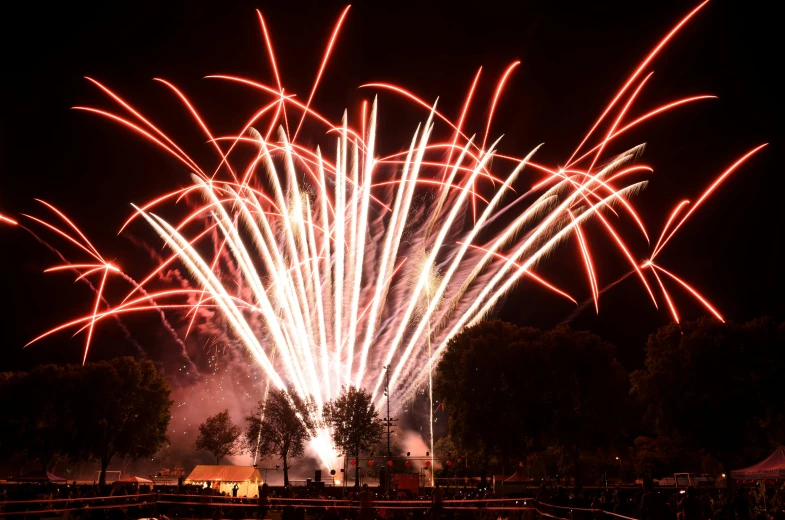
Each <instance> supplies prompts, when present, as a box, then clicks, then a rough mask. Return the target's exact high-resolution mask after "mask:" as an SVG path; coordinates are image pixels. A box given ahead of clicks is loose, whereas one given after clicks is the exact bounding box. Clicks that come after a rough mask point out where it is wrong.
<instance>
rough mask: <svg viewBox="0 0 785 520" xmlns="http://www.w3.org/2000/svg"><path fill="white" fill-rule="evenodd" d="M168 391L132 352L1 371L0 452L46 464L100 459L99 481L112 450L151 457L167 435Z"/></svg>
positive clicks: (45, 467)
mask: <svg viewBox="0 0 785 520" xmlns="http://www.w3.org/2000/svg"><path fill="white" fill-rule="evenodd" d="M170 393H171V390H170V388H169V383H168V382H167V381H166V379H165V378H164V377H163V376H161V375H160V374H158V373H157V371H156V369H155V366H154V365H153V364H152V362H149V361H146V362H143V363H138V362H136V361H135V360H134V359H133V358H131V357H122V358H115V359H112V360H110V361H102V362H99V363H86V364H85V365H84V366H82V365H65V366H58V365H41V366H39V367H36V368H35V369H33V370H32V371H31V372H28V373H24V372H6V373H0V418H2V419H1V421H2V422H1V426H2V427H0V457H2V458H4V459H10V460H28V461H37V462H38V463H39V464H40V466H41V469H42V470H44V471H51V470H52V469H53V467H54V466H55V464H57V462H58V461H60V460H62V459H65V458H69V459H71V460H89V461H99V462H100V464H101V478H100V483H101V484H102V485H103V484H105V483H106V468H107V467H108V466H109V462H110V461H111V460H112V458H113V457H114V456H116V455H117V456H128V457H130V458H132V459H138V458H140V457H149V456H152V455H154V454H155V453H156V452H157V451H158V450H159V449H160V448H161V447H162V446H163V445H164V444H165V443H166V442H167V437H166V431H167V428H168V426H169V421H170V419H171V414H170V412H169V409H170V407H171V405H172V401H171V400H170V399H169V396H170Z"/></svg>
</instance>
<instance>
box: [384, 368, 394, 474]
mask: <svg viewBox="0 0 785 520" xmlns="http://www.w3.org/2000/svg"><path fill="white" fill-rule="evenodd" d="M384 378H385V384H386V387H387V457H388V458H389V457H391V456H392V452H391V450H390V423H391V422H392V416H391V415H390V367H389V365H388V366H387V367H385V371H384Z"/></svg>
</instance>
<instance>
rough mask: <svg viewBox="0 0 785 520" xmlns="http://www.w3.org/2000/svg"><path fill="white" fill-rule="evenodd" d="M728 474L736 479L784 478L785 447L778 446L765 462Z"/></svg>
mask: <svg viewBox="0 0 785 520" xmlns="http://www.w3.org/2000/svg"><path fill="white" fill-rule="evenodd" d="M730 474H731V476H732V477H733V478H738V479H765V478H785V447H782V446H780V447H778V448H777V449H776V450H774V453H772V454H771V455H769V456H768V458H766V459H765V460H762V461H760V462H758V463H757V464H753V465H752V466H750V467H749V468H744V469H736V470H733V471H731V472H730Z"/></svg>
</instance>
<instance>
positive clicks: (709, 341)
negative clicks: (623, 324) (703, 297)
mask: <svg viewBox="0 0 785 520" xmlns="http://www.w3.org/2000/svg"><path fill="white" fill-rule="evenodd" d="M783 348H785V324H778V323H776V322H774V321H772V320H771V319H768V318H763V319H758V320H754V321H751V322H749V323H745V324H733V323H720V322H719V321H716V320H714V319H709V318H703V319H700V320H697V321H689V322H682V323H681V325H676V324H671V325H668V326H665V327H662V328H660V329H659V330H657V332H656V333H654V334H652V335H650V336H649V340H648V343H647V346H646V362H645V368H644V369H643V370H637V371H635V372H633V373H632V375H631V380H632V394H633V396H634V397H636V398H637V399H638V400H639V401H640V402H641V403H642V404H643V405H644V406H645V417H644V419H645V421H646V423H647V424H648V425H649V426H650V427H651V429H652V430H653V431H654V433H656V434H657V435H658V436H659V437H661V438H664V439H667V440H668V444H669V445H670V448H669V449H670V450H674V449H679V450H693V451H703V452H705V453H707V454H709V455H711V456H713V457H714V458H716V459H717V460H718V461H720V463H721V464H722V466H723V468H724V469H725V472H726V473H728V474H729V473H730V470H731V469H733V468H734V467H735V466H736V465H737V464H747V463H749V462H752V461H753V460H755V459H757V458H758V457H760V456H763V455H764V454H766V453H767V452H768V451H769V450H770V449H771V447H772V446H776V445H777V444H780V443H782V442H784V441H785V401H783V399H782V396H783V395H785V378H783V377H782V374H783V373H784V372H785V362H783V359H784V358H783V354H782V352H783ZM661 444H662V443H661ZM658 451H659V450H658ZM663 458H664V457H663Z"/></svg>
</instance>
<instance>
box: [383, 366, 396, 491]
mask: <svg viewBox="0 0 785 520" xmlns="http://www.w3.org/2000/svg"><path fill="white" fill-rule="evenodd" d="M384 395H385V397H387V417H385V418H384V419H382V422H383V423H384V425H385V427H386V428H387V460H391V459H392V425H393V423H394V422H397V421H398V419H393V418H392V417H390V367H389V365H388V366H385V367H384ZM391 470H392V468H391V467H390V466H386V470H385V479H384V491H385V493H386V494H388V495H389V494H390V472H391Z"/></svg>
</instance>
